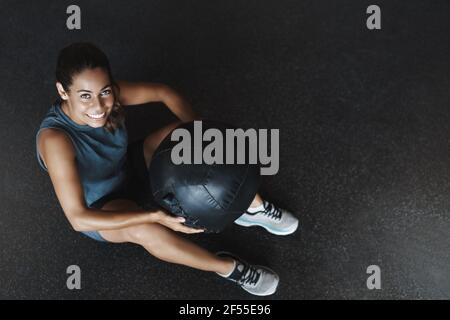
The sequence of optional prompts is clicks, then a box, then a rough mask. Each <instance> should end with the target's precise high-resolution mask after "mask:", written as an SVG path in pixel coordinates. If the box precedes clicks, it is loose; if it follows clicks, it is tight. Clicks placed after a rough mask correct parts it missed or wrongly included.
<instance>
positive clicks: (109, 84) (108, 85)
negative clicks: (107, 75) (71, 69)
mask: <svg viewBox="0 0 450 320" xmlns="http://www.w3.org/2000/svg"><path fill="white" fill-rule="evenodd" d="M110 86H111V83H108V84H107V85H106V86H104V87H103V88H101V89H100V91H103V89H105V88H108V87H110ZM81 91H85V92H90V93H92V91H90V90H85V89H81V90H78V91H77V92H81Z"/></svg>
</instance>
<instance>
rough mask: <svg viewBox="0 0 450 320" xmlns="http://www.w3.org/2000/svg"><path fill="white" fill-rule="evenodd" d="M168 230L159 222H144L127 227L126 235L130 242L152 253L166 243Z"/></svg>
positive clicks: (162, 247)
mask: <svg viewBox="0 0 450 320" xmlns="http://www.w3.org/2000/svg"><path fill="white" fill-rule="evenodd" d="M169 232H170V231H169V230H168V229H167V228H166V227H164V226H162V225H160V224H156V223H153V224H145V225H138V226H134V227H131V228H129V230H127V234H128V237H129V238H130V240H131V242H134V243H137V244H140V245H142V246H143V247H145V248H146V249H147V250H149V251H151V252H152V253H157V252H159V251H160V250H162V249H164V247H165V246H166V245H167V243H168V239H167V238H168V233H169Z"/></svg>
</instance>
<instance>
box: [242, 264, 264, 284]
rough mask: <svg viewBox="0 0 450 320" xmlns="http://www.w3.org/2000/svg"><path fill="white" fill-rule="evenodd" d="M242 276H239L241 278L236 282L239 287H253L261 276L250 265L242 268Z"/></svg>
mask: <svg viewBox="0 0 450 320" xmlns="http://www.w3.org/2000/svg"><path fill="white" fill-rule="evenodd" d="M242 275H243V276H241V278H240V279H239V280H238V283H239V284H240V285H246V284H249V285H255V284H256V283H257V282H258V280H259V277H260V276H261V274H260V273H259V272H258V270H256V269H255V268H254V267H252V266H250V265H247V266H245V267H244V270H243V271H242Z"/></svg>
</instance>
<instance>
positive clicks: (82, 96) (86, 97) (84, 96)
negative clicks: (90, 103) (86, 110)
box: [80, 93, 91, 99]
mask: <svg viewBox="0 0 450 320" xmlns="http://www.w3.org/2000/svg"><path fill="white" fill-rule="evenodd" d="M80 97H81V99H89V98H90V97H91V96H90V95H89V94H87V93H85V94H82V95H81V96H80Z"/></svg>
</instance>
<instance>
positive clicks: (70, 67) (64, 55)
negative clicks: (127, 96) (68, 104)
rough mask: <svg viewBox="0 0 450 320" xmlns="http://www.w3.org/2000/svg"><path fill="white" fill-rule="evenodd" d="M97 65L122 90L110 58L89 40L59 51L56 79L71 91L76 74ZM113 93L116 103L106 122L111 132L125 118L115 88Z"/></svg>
mask: <svg viewBox="0 0 450 320" xmlns="http://www.w3.org/2000/svg"><path fill="white" fill-rule="evenodd" d="M97 67H100V68H103V69H104V70H105V71H106V72H107V73H108V76H109V79H110V81H111V85H112V86H114V87H115V88H116V89H117V92H120V88H119V86H118V85H117V83H116V82H115V81H114V78H113V76H112V73H111V68H110V66H109V61H108V58H107V57H106V55H105V54H104V53H103V51H101V50H100V49H99V48H97V47H96V46H95V45H93V44H92V43H89V42H76V43H72V44H70V45H68V46H67V47H65V48H63V49H62V50H61V51H60V52H59V55H58V62H57V64H56V81H58V82H61V84H62V86H63V88H64V90H65V91H66V92H69V91H70V90H69V87H70V86H71V85H72V83H73V77H74V76H76V75H77V74H79V73H81V72H83V71H84V70H85V69H94V68H97ZM113 95H114V105H113V108H112V110H111V113H110V115H109V116H108V120H107V121H106V123H105V128H106V130H108V131H109V132H114V130H115V129H117V127H119V125H121V124H123V122H124V119H125V115H124V111H123V107H122V105H121V104H120V102H119V99H118V98H117V97H116V92H115V91H114V90H113Z"/></svg>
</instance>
